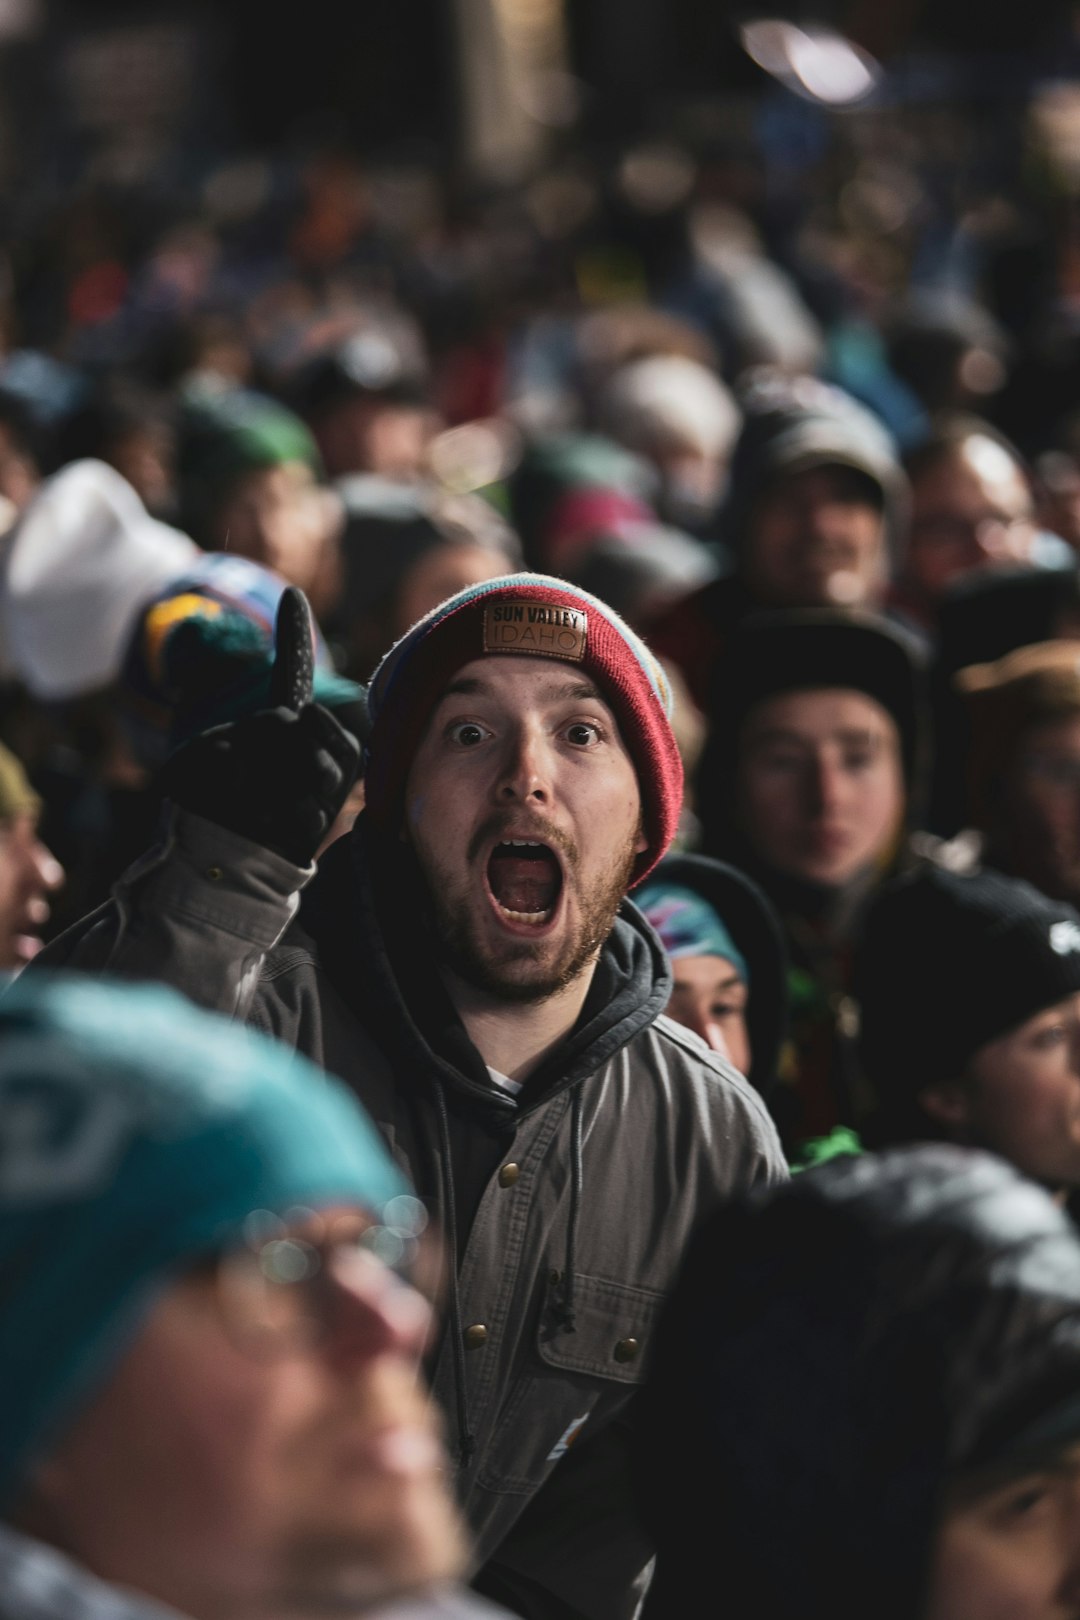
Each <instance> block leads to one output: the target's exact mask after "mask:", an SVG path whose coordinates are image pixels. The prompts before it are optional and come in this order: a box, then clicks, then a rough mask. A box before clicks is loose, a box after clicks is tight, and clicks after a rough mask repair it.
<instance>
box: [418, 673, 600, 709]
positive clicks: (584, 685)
mask: <svg viewBox="0 0 1080 1620" xmlns="http://www.w3.org/2000/svg"><path fill="white" fill-rule="evenodd" d="M490 690H491V688H490V687H489V686H488V684H487V682H486V681H484V680H482V679H481V678H480V676H478V675H469V676H463V677H461V678H460V679H458V680H455V681H451V682H450V684H449V686H447V687H446V688H445V690H444V691H443V694H442V696H443V698H448V697H476V696H477V695H481V696H482V695H483V694H484V693H485V692H489V691H490ZM543 695H544V697H545V699H547V701H548V702H551V703H574V702H579V703H580V702H583V701H586V700H590V699H591V700H595V701H596V702H598V703H606V701H607V700H606V698H605V697H604V694H603V693H602V692H601V691H600V688H599V687H598V686H594V685H593V683H592V681H583V680H574V681H565V682H563V683H562V684H561V685H559V686H549V687H545V689H544V694H543ZM441 701H442V699H440V702H441Z"/></svg>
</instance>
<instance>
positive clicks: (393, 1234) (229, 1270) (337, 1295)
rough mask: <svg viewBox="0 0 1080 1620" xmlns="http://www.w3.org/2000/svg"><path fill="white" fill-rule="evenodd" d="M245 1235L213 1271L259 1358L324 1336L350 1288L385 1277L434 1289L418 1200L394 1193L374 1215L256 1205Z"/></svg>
mask: <svg viewBox="0 0 1080 1620" xmlns="http://www.w3.org/2000/svg"><path fill="white" fill-rule="evenodd" d="M244 1239H245V1241H244V1242H243V1243H241V1244H239V1245H238V1246H237V1247H236V1248H234V1249H229V1250H226V1251H225V1252H224V1253H222V1254H220V1255H218V1256H217V1257H216V1258H215V1260H214V1262H213V1274H214V1280H215V1285H216V1292H217V1300H218V1306H219V1310H220V1312H221V1316H222V1319H223V1321H224V1323H225V1326H226V1329H227V1331H228V1333H229V1335H230V1337H231V1338H232V1339H233V1340H234V1342H236V1343H237V1344H239V1345H240V1346H241V1348H243V1349H244V1350H245V1351H246V1352H248V1353H250V1354H254V1355H257V1356H260V1357H267V1358H275V1357H278V1356H281V1355H289V1354H292V1353H295V1352H296V1351H298V1350H304V1349H307V1348H310V1347H311V1346H314V1345H318V1344H320V1343H323V1342H325V1340H326V1339H327V1338H328V1337H329V1336H330V1335H331V1334H332V1333H333V1331H334V1328H335V1324H336V1323H337V1322H338V1321H339V1320H340V1312H341V1310H342V1308H343V1302H344V1300H345V1299H346V1298H347V1296H348V1295H349V1294H350V1293H351V1294H352V1295H353V1296H354V1297H363V1296H365V1295H372V1296H373V1295H374V1294H375V1292H376V1291H379V1292H382V1291H383V1290H385V1288H386V1287H387V1285H388V1284H389V1285H390V1286H391V1287H408V1288H410V1289H412V1290H415V1291H416V1292H418V1293H420V1294H422V1295H423V1296H424V1297H425V1298H426V1299H427V1300H429V1302H434V1300H435V1298H436V1296H437V1294H438V1291H439V1290H438V1284H439V1276H440V1271H441V1250H440V1244H439V1242H438V1239H437V1238H436V1236H435V1234H434V1233H433V1232H432V1230H431V1229H430V1227H429V1224H428V1215H427V1211H426V1209H425V1208H424V1206H423V1204H422V1203H421V1202H420V1200H419V1199H417V1198H412V1197H408V1196H402V1197H399V1198H393V1199H391V1200H390V1202H389V1203H388V1204H387V1205H386V1206H385V1208H384V1209H383V1210H382V1211H381V1212H380V1214H379V1215H378V1216H377V1217H376V1216H370V1217H365V1216H362V1215H360V1214H359V1213H354V1212H349V1213H340V1212H336V1213H333V1214H329V1215H327V1214H322V1213H315V1212H314V1211H312V1210H309V1209H297V1210H290V1211H288V1212H286V1214H285V1215H284V1216H278V1215H274V1214H272V1213H271V1212H270V1211H268V1210H256V1211H254V1212H253V1213H252V1214H251V1215H249V1216H248V1219H247V1221H246V1222H245V1225H244ZM384 1297H385V1296H384Z"/></svg>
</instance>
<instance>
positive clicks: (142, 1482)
mask: <svg viewBox="0 0 1080 1620" xmlns="http://www.w3.org/2000/svg"><path fill="white" fill-rule="evenodd" d="M0 1053H2V1056H0V1299H2V1301H3V1310H4V1315H5V1321H6V1322H7V1323H8V1325H9V1328H10V1331H8V1332H6V1333H5V1335H4V1340H3V1347H2V1348H0V1375H2V1376H0V1456H2V1459H3V1460H2V1463H0V1514H2V1517H3V1521H4V1523H3V1525H2V1526H0V1538H2V1539H3V1541H4V1545H5V1548H6V1549H9V1550H10V1548H11V1547H12V1546H14V1547H15V1549H16V1554H18V1552H19V1549H21V1556H22V1557H23V1558H24V1559H25V1558H26V1557H27V1556H28V1554H27V1548H30V1549H31V1550H32V1551H31V1554H30V1556H32V1557H33V1558H35V1559H36V1560H38V1561H39V1562H40V1561H41V1560H42V1559H44V1560H45V1562H46V1566H48V1564H49V1560H52V1563H53V1565H55V1566H56V1568H55V1570H54V1574H55V1578H56V1579H62V1580H66V1581H67V1582H75V1583H76V1584H77V1582H78V1580H79V1579H80V1578H86V1579H89V1578H90V1577H89V1575H87V1572H88V1571H92V1573H93V1577H94V1578H96V1580H98V1581H104V1582H107V1583H109V1584H111V1585H114V1586H119V1587H122V1588H125V1589H129V1590H131V1591H133V1592H135V1593H139V1594H142V1595H143V1596H146V1597H149V1598H151V1599H154V1600H156V1601H158V1602H160V1603H163V1604H166V1605H167V1606H168V1607H169V1608H170V1609H175V1610H177V1611H179V1612H180V1613H182V1614H185V1615H188V1616H191V1617H193V1620H208V1617H210V1616H215V1615H221V1614H228V1613H233V1614H237V1613H247V1614H249V1615H253V1616H261V1615H271V1614H272V1615H281V1614H284V1613H293V1614H296V1615H303V1614H315V1613H326V1612H327V1611H328V1610H329V1609H330V1608H334V1609H338V1610H342V1611H343V1610H344V1609H345V1608H346V1607H349V1608H350V1609H351V1610H352V1611H353V1612H366V1611H367V1609H368V1608H369V1607H370V1606H372V1605H375V1604H381V1603H383V1602H386V1601H387V1600H388V1599H391V1598H396V1597H398V1596H400V1595H401V1594H403V1593H405V1592H407V1591H411V1590H413V1589H415V1588H418V1587H423V1586H428V1585H430V1584H431V1583H433V1582H441V1581H443V1580H445V1579H447V1578H450V1577H453V1576H455V1575H456V1574H457V1573H458V1572H459V1570H460V1567H461V1564H462V1561H463V1543H462V1535H461V1530H460V1526H459V1522H458V1519H457V1515H456V1511H455V1510H454V1508H453V1507H452V1506H451V1504H450V1501H449V1498H448V1495H447V1493H446V1491H445V1488H444V1485H443V1476H442V1468H443V1466H444V1462H445V1458H444V1454H443V1450H442V1446H441V1442H440V1439H439V1436H438V1432H437V1427H436V1423H435V1420H434V1418H433V1415H432V1409H431V1406H430V1404H429V1401H428V1398H427V1396H426V1395H425V1394H424V1393H423V1391H422V1390H421V1389H420V1388H419V1387H418V1384H417V1368H418V1364H419V1358H420V1354H421V1350H422V1348H423V1345H424V1342H425V1338H426V1334H427V1329H428V1323H429V1310H428V1306H427V1303H426V1301H425V1299H424V1297H423V1295H422V1293H421V1292H419V1291H418V1289H417V1288H416V1287H415V1286H414V1283H413V1281H412V1278H413V1276H414V1274H415V1271H416V1268H417V1266H418V1265H419V1264H420V1261H421V1259H422V1257H423V1253H424V1249H423V1242H422V1239H421V1236H420V1233H421V1230H422V1225H423V1210H422V1206H420V1204H419V1203H418V1202H417V1201H416V1200H415V1199H414V1198H412V1197H411V1195H410V1193H409V1190H408V1188H407V1186H406V1185H405V1183H404V1181H403V1180H402V1178H401V1177H400V1175H399V1174H398V1172H397V1170H396V1169H395V1167H394V1166H393V1164H392V1162H391V1161H390V1159H389V1157H388V1156H387V1154H386V1152H385V1150H384V1148H383V1147H382V1145H381V1143H380V1141H379V1139H378V1137H377V1136H376V1134H375V1132H374V1130H373V1128H372V1127H371V1125H370V1124H369V1123H368V1121H367V1119H366V1118H365V1117H364V1116H363V1115H362V1114H361V1112H360V1110H359V1109H358V1107H357V1105H356V1104H355V1103H354V1102H353V1100H352V1098H351V1097H349V1096H348V1095H347V1093H346V1092H345V1091H344V1090H343V1088H341V1087H339V1086H338V1084H337V1083H336V1082H333V1081H331V1080H328V1079H327V1078H326V1077H325V1076H324V1075H323V1074H322V1073H321V1072H319V1071H317V1070H315V1069H314V1068H312V1067H310V1066H309V1065H308V1064H306V1063H305V1062H304V1061H303V1060H301V1059H298V1058H296V1057H294V1056H293V1055H292V1054H286V1053H285V1052H284V1050H283V1049H281V1048H279V1047H277V1046H276V1045H274V1044H272V1043H271V1042H269V1041H266V1040H263V1039H262V1038H261V1037H258V1036H254V1035H252V1034H250V1033H248V1032H245V1031H242V1030H240V1029H238V1028H237V1027H236V1026H230V1025H227V1024H225V1023H224V1022H223V1021H219V1020H218V1019H217V1018H212V1017H211V1016H209V1015H207V1014H203V1013H201V1012H198V1011H196V1010H195V1009H193V1008H192V1007H191V1006H190V1005H189V1004H188V1003H187V1002H184V1001H182V1000H181V999H180V998H179V997H178V996H175V995H173V994H172V993H171V992H167V991H162V990H159V989H148V988H145V989H144V988H140V989H126V988H125V989H119V988H111V989H107V988H102V987H101V986H100V985H97V984H92V983H88V982H85V981H68V980H66V979H64V978H62V977H60V978H53V977H48V978H47V977H46V976H45V975H40V976H38V975H33V976H31V977H30V978H29V979H22V980H20V981H19V982H18V983H17V984H16V985H15V986H14V987H13V988H12V989H11V991H10V992H9V993H8V994H7V995H6V997H5V998H4V999H3V1001H2V1002H0ZM31 1538H32V1539H31ZM42 1544H44V1545H42ZM49 1549H51V1551H50V1550H49ZM61 1555H63V1559H66V1560H70V1562H63V1561H62V1559H61ZM91 1595H92V1594H91ZM99 1601H101V1600H99Z"/></svg>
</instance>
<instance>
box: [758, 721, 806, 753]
mask: <svg viewBox="0 0 1080 1620" xmlns="http://www.w3.org/2000/svg"><path fill="white" fill-rule="evenodd" d="M747 742H748V745H749V746H750V747H751V748H760V747H761V745H762V744H763V743H790V744H791V745H792V746H793V747H796V748H807V747H809V746H810V744H809V743H808V741H807V739H806V738H805V737H804V736H803V735H802V734H801V732H798V731H790V730H788V728H787V727H786V726H769V727H768V729H767V730H765V731H752V732H751V733H750V736H749V737H748V739H747Z"/></svg>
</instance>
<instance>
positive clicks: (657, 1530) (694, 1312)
mask: <svg viewBox="0 0 1080 1620" xmlns="http://www.w3.org/2000/svg"><path fill="white" fill-rule="evenodd" d="M1078 1388H1080V1245H1078V1243H1077V1237H1076V1231H1075V1228H1074V1226H1073V1224H1072V1222H1071V1221H1070V1219H1069V1216H1068V1215H1067V1214H1066V1213H1065V1211H1064V1210H1061V1209H1058V1208H1057V1206H1056V1205H1055V1204H1054V1203H1053V1201H1052V1200H1051V1198H1050V1197H1049V1195H1048V1194H1047V1193H1045V1192H1043V1191H1042V1189H1041V1188H1038V1187H1036V1186H1034V1185H1033V1184H1032V1183H1031V1182H1029V1181H1026V1180H1025V1179H1024V1178H1023V1177H1022V1176H1021V1175H1020V1174H1019V1172H1018V1171H1016V1170H1015V1169H1014V1168H1013V1167H1012V1166H1011V1165H1007V1164H1006V1163H1005V1162H1004V1161H1003V1160H1001V1159H998V1158H996V1157H995V1156H993V1155H991V1154H988V1153H982V1152H979V1151H977V1150H974V1149H970V1148H960V1147H953V1146H948V1145H945V1144H932V1145H923V1146H921V1147H918V1148H902V1149H894V1150H892V1151H891V1152H889V1153H884V1154H861V1155H857V1156H853V1157H848V1158H840V1159H833V1160H831V1161H830V1162H828V1163H827V1164H823V1165H820V1166H818V1167H816V1168H814V1169H811V1170H805V1171H802V1172H800V1173H799V1174H798V1175H797V1176H795V1177H793V1178H792V1180H790V1181H788V1182H783V1183H780V1184H778V1185H773V1186H771V1187H764V1188H760V1189H755V1190H754V1192H752V1193H751V1194H750V1195H748V1196H747V1197H744V1198H743V1199H740V1200H736V1201H734V1202H733V1203H730V1204H726V1205H724V1206H722V1207H721V1208H720V1209H718V1210H717V1211H716V1212H715V1213H714V1214H712V1215H711V1216H709V1217H708V1218H707V1219H706V1220H705V1221H704V1222H702V1224H701V1225H700V1226H699V1228H698V1229H697V1232H696V1234H695V1236H694V1238H693V1240H692V1242H691V1244H690V1246H689V1248H688V1250H687V1253H686V1255H685V1257H684V1260H683V1264H682V1268H681V1271H680V1275H679V1277H678V1279H677V1281H676V1284H675V1287H674V1289H673V1291H672V1293H671V1295H670V1297H669V1299H668V1301H667V1303H666V1305H665V1307H664V1310H663V1312H662V1314H661V1318H660V1322H659V1325H658V1328H657V1331H656V1334H655V1337H654V1342H653V1347H652V1359H651V1363H650V1367H649V1370H648V1375H647V1379H646V1386H645V1389H644V1391H643V1392H642V1396H641V1397H640V1399H639V1405H638V1422H637V1429H636V1440H635V1452H634V1455H633V1459H632V1460H633V1474H632V1478H633V1481H634V1484H635V1486H636V1488H637V1495H638V1501H639V1506H640V1509H641V1513H642V1518H643V1521H644V1523H645V1524H646V1526H647V1528H648V1530H649V1531H650V1533H651V1534H652V1537H653V1540H654V1543H655V1545H656V1547H657V1549H658V1557H657V1572H656V1583H655V1588H654V1590H655V1591H656V1593H657V1597H656V1602H655V1606H654V1607H650V1603H651V1602H652V1596H653V1595H652V1593H650V1599H649V1600H648V1601H647V1603H646V1610H645V1612H646V1614H647V1615H648V1616H650V1620H651V1617H652V1616H653V1615H654V1614H655V1615H656V1616H657V1620H667V1617H668V1616H670V1615H676V1614H678V1615H682V1614H696V1613H698V1612H701V1611H703V1606H702V1604H701V1594H702V1592H704V1591H707V1590H709V1589H710V1588H709V1581H710V1580H711V1579H712V1578H713V1576H715V1581H716V1590H717V1592H718V1593H722V1597H723V1602H722V1603H720V1602H718V1603H717V1605H716V1607H717V1609H718V1610H719V1612H722V1613H724V1614H731V1615H732V1616H738V1617H740V1620H741V1617H744V1616H751V1615H752V1616H753V1617H754V1620H865V1617H866V1616H868V1615H873V1616H874V1617H875V1620H917V1616H919V1615H920V1614H922V1613H923V1605H924V1603H925V1595H926V1581H927V1576H928V1574H929V1570H930V1567H931V1560H932V1556H933V1546H934V1540H935V1532H936V1529H937V1526H938V1524H939V1523H940V1514H941V1497H942V1491H943V1488H944V1487H945V1486H946V1485H947V1484H948V1483H949V1482H950V1481H951V1480H953V1479H955V1478H957V1476H958V1475H962V1474H965V1473H968V1472H969V1471H977V1470H980V1469H982V1468H985V1467H993V1466H1001V1467H1023V1466H1025V1465H1026V1463H1027V1461H1028V1460H1029V1459H1030V1458H1031V1456H1032V1453H1033V1452H1034V1453H1036V1454H1037V1452H1038V1448H1039V1447H1040V1446H1042V1445H1043V1444H1044V1443H1045V1444H1048V1445H1050V1446H1051V1447H1057V1446H1060V1445H1064V1444H1066V1443H1068V1442H1069V1441H1070V1440H1072V1439H1074V1438H1075V1436H1076V1434H1077V1431H1078V1427H1080V1413H1078V1411H1077V1404H1078V1403H1077V1390H1078ZM694 1454H696V1455H697V1457H698V1459H699V1462H700V1463H701V1464H702V1465H703V1466H702V1468H700V1469H699V1471H698V1475H697V1476H694V1477H693V1478H692V1480H691V1477H690V1476H688V1461H687V1459H688V1458H689V1457H690V1456H692V1455H694Z"/></svg>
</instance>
